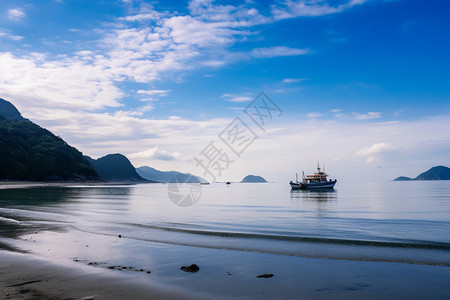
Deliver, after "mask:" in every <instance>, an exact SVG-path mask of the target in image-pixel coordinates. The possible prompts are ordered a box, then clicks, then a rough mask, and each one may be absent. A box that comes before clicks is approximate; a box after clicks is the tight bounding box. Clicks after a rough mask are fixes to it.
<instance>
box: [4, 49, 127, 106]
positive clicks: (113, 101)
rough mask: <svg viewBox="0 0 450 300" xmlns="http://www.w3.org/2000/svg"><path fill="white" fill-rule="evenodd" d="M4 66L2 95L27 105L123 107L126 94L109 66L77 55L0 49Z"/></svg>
mask: <svg viewBox="0 0 450 300" xmlns="http://www.w3.org/2000/svg"><path fill="white" fill-rule="evenodd" d="M0 65H1V66H2V68H1V72H0V94H2V95H4V96H5V97H10V98H12V99H17V100H21V101H23V105H25V106H30V107H52V108H58V107H59V108H72V109H73V108H77V109H82V110H95V109H101V108H104V107H117V106H120V103H119V99H121V98H122V96H123V93H122V92H121V91H120V90H119V89H118V88H117V87H116V86H115V84H114V77H113V75H112V74H111V73H110V71H109V70H107V69H106V67H105V66H102V65H99V64H91V63H87V62H85V61H83V60H81V59H79V58H77V57H74V58H63V59H60V60H58V61H55V60H49V59H48V58H47V56H46V55H44V54H40V53H32V54H31V55H29V56H24V57H16V56H14V55H13V54H12V53H9V52H4V53H1V52H0ZM25 103H26V104H25Z"/></svg>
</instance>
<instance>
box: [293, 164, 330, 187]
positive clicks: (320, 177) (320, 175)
mask: <svg viewBox="0 0 450 300" xmlns="http://www.w3.org/2000/svg"><path fill="white" fill-rule="evenodd" d="M302 173H303V179H302V182H299V181H298V176H297V174H295V175H296V179H295V182H292V181H291V182H289V184H290V185H291V188H292V189H293V190H307V189H332V188H334V185H335V184H336V182H337V180H336V179H335V180H331V179H330V180H328V179H327V177H328V174H327V173H325V170H324V171H322V170H321V169H320V165H319V164H317V172H316V173H314V175H306V176H305V173H304V172H302Z"/></svg>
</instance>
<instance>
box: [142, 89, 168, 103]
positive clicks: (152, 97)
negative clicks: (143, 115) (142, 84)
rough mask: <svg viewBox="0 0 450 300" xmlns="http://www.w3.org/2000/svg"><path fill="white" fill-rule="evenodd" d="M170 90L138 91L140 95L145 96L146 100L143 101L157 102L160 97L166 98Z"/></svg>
mask: <svg viewBox="0 0 450 300" xmlns="http://www.w3.org/2000/svg"><path fill="white" fill-rule="evenodd" d="M169 92H170V90H138V91H137V94H138V95H145V98H141V99H140V100H141V101H157V100H159V98H160V97H165V96H167V95H168V94H169Z"/></svg>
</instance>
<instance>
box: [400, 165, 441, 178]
mask: <svg viewBox="0 0 450 300" xmlns="http://www.w3.org/2000/svg"><path fill="white" fill-rule="evenodd" d="M412 180H450V168H448V167H444V166H436V167H432V168H431V169H429V170H428V171H426V172H423V173H421V174H419V175H418V176H417V177H416V178H410V177H406V176H400V177H397V178H395V179H394V181H412Z"/></svg>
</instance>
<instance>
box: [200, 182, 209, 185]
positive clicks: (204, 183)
mask: <svg viewBox="0 0 450 300" xmlns="http://www.w3.org/2000/svg"><path fill="white" fill-rule="evenodd" d="M200 184H201V185H208V184H209V182H200Z"/></svg>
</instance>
